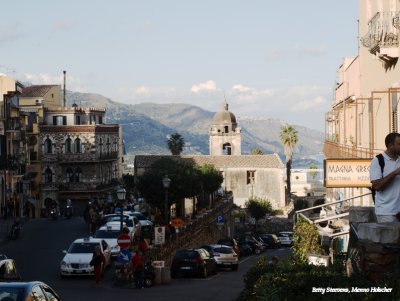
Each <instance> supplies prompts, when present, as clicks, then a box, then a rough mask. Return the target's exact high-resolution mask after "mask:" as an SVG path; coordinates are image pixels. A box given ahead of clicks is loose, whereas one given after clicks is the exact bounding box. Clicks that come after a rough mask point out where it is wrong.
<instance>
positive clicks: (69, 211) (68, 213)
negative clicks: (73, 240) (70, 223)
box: [64, 205, 72, 219]
mask: <svg viewBox="0 0 400 301" xmlns="http://www.w3.org/2000/svg"><path fill="white" fill-rule="evenodd" d="M64 216H65V217H66V218H67V219H70V218H71V217H72V206H71V205H67V207H66V208H65V212H64Z"/></svg>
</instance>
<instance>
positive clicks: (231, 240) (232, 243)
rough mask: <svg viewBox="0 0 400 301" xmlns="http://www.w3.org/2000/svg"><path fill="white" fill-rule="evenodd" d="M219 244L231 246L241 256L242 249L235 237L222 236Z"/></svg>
mask: <svg viewBox="0 0 400 301" xmlns="http://www.w3.org/2000/svg"><path fill="white" fill-rule="evenodd" d="M218 244H219V245H224V246H230V247H232V249H233V250H234V251H235V253H236V254H237V255H238V257H239V258H240V255H241V254H240V250H239V244H238V242H237V240H236V239H234V238H222V239H220V240H218Z"/></svg>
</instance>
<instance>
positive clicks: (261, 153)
mask: <svg viewBox="0 0 400 301" xmlns="http://www.w3.org/2000/svg"><path fill="white" fill-rule="evenodd" d="M251 154H252V155H264V153H263V151H262V150H261V149H259V148H258V147H256V148H253V149H252V150H251Z"/></svg>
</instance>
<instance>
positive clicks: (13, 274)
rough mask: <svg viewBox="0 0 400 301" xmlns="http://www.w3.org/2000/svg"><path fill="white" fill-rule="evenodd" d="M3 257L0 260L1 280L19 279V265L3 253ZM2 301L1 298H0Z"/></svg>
mask: <svg viewBox="0 0 400 301" xmlns="http://www.w3.org/2000/svg"><path fill="white" fill-rule="evenodd" d="M1 256H2V257H1V258H3V259H1V260H0V281H18V280H21V276H20V275H19V273H18V270H17V266H16V264H15V261H14V260H13V259H10V258H7V257H6V256H4V255H1ZM0 301H1V299H0Z"/></svg>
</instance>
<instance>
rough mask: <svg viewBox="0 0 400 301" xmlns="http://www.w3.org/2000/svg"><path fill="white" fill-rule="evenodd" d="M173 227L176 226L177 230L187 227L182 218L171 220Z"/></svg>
mask: <svg viewBox="0 0 400 301" xmlns="http://www.w3.org/2000/svg"><path fill="white" fill-rule="evenodd" d="M171 225H172V226H174V227H175V228H182V227H183V226H184V225H185V223H184V222H183V220H182V219H180V218H174V219H172V220H171Z"/></svg>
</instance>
